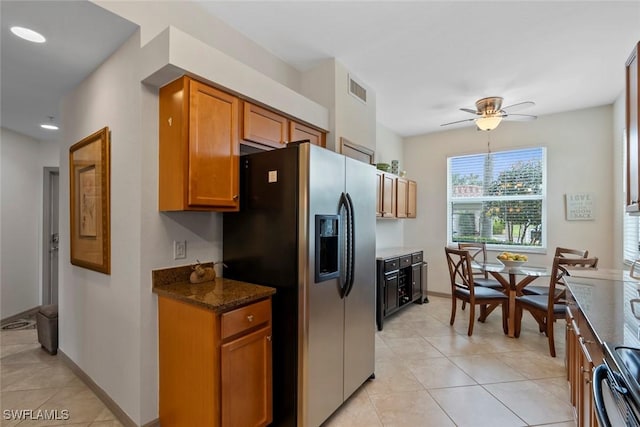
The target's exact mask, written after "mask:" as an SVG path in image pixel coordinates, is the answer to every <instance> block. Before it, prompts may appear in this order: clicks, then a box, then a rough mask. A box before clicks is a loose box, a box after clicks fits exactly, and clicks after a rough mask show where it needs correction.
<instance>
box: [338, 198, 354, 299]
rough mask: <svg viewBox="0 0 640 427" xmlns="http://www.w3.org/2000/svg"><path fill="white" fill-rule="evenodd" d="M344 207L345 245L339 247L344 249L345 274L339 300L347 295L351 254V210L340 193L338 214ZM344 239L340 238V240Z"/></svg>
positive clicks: (342, 255) (342, 256)
mask: <svg viewBox="0 0 640 427" xmlns="http://www.w3.org/2000/svg"><path fill="white" fill-rule="evenodd" d="M343 207H344V210H345V212H346V214H347V218H346V219H347V220H346V221H345V226H344V228H345V230H346V239H345V240H346V242H345V245H344V246H343V245H341V246H342V247H344V248H345V249H344V252H342V254H341V258H342V260H343V261H344V262H345V268H344V271H345V274H344V282H343V283H340V298H344V297H345V296H346V293H347V288H348V287H349V273H350V271H351V269H350V257H349V254H350V253H351V240H350V239H349V228H350V226H349V217H350V213H351V209H350V206H349V201H348V200H347V195H346V194H345V193H342V194H341V195H340V203H338V214H341V213H342V208H343ZM343 237H345V236H342V237H341V239H342V238H343Z"/></svg>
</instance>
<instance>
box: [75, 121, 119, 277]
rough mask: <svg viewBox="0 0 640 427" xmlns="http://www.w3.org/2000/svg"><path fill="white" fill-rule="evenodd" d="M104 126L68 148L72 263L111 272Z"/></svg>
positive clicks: (107, 149)
mask: <svg viewBox="0 0 640 427" xmlns="http://www.w3.org/2000/svg"><path fill="white" fill-rule="evenodd" d="M109 136H110V134H109V128H108V127H105V128H103V129H100V130H99V131H97V132H95V133H94V134H92V135H89V136H88V137H86V138H84V139H83V140H82V141H80V142H78V143H76V144H73V145H72V146H71V147H70V148H69V187H70V188H69V190H70V191H69V195H70V197H69V199H70V219H71V224H70V235H71V252H70V253H71V264H73V265H77V266H79V267H84V268H88V269H90V270H95V271H99V272H101V273H105V274H110V273H111V218H110V212H111V209H110V199H111V194H110V180H111V177H110V168H111V165H110V159H109V157H110V152H111V147H110V140H109Z"/></svg>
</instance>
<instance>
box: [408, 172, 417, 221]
mask: <svg viewBox="0 0 640 427" xmlns="http://www.w3.org/2000/svg"><path fill="white" fill-rule="evenodd" d="M417 204H418V183H417V182H415V181H411V180H409V187H408V192H407V218H415V217H416V216H417Z"/></svg>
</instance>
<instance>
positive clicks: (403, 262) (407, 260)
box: [400, 255, 411, 268]
mask: <svg viewBox="0 0 640 427" xmlns="http://www.w3.org/2000/svg"><path fill="white" fill-rule="evenodd" d="M410 265H411V255H407V256H403V257H400V268H405V267H409V266H410Z"/></svg>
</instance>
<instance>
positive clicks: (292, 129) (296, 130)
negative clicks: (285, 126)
mask: <svg viewBox="0 0 640 427" xmlns="http://www.w3.org/2000/svg"><path fill="white" fill-rule="evenodd" d="M325 138H326V136H325V133H324V132H321V131H319V130H317V129H314V128H311V127H309V126H305V125H303V124H301V123H298V122H295V121H293V120H290V121H289V141H300V140H303V139H308V140H309V141H310V142H311V143H312V144H315V145H319V146H320V147H325V146H326V139H325Z"/></svg>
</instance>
